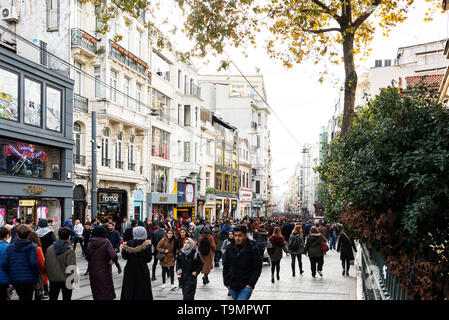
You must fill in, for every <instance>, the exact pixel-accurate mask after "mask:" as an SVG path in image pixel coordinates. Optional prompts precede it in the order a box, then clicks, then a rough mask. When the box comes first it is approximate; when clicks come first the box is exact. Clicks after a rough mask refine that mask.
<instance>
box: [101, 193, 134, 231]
mask: <svg viewBox="0 0 449 320" xmlns="http://www.w3.org/2000/svg"><path fill="white" fill-rule="evenodd" d="M127 205H128V196H127V193H126V191H124V190H113V189H99V190H98V217H99V218H100V219H101V220H102V221H105V222H107V221H108V219H112V221H113V222H114V223H115V224H116V226H117V225H120V224H121V223H122V219H123V218H124V217H126V218H127V217H128V212H127V211H128V210H127Z"/></svg>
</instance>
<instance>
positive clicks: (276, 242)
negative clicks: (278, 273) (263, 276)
mask: <svg viewBox="0 0 449 320" xmlns="http://www.w3.org/2000/svg"><path fill="white" fill-rule="evenodd" d="M268 242H270V243H271V244H272V245H273V247H274V252H273V254H271V255H270V259H271V260H272V261H279V260H281V259H282V250H283V251H285V253H287V252H288V250H287V241H285V238H284V237H283V236H281V237H277V236H274V235H272V236H271V237H269V238H268ZM267 246H268V243H267Z"/></svg>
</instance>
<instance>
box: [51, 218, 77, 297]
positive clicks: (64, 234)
mask: <svg viewBox="0 0 449 320" xmlns="http://www.w3.org/2000/svg"><path fill="white" fill-rule="evenodd" d="M71 234H72V230H70V228H68V227H62V228H60V229H59V230H58V236H59V240H57V241H56V242H55V243H54V244H53V245H52V246H50V247H49V248H48V249H47V252H46V254H45V272H46V274H47V277H48V280H49V281H50V300H58V296H59V292H60V291H61V290H62V300H64V301H70V300H71V299H72V284H71V283H66V282H67V278H68V277H69V276H70V275H72V274H73V273H74V272H76V257H75V251H74V250H73V249H72V246H71V242H70V236H71Z"/></svg>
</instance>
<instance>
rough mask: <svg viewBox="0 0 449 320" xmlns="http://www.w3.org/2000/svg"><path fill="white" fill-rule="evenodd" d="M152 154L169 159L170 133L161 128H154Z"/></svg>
mask: <svg viewBox="0 0 449 320" xmlns="http://www.w3.org/2000/svg"><path fill="white" fill-rule="evenodd" d="M151 132H152V145H151V155H152V156H153V157H158V158H162V159H166V160H168V159H169V144H170V133H168V132H166V131H164V130H161V129H159V128H156V127H153V128H152V131H151Z"/></svg>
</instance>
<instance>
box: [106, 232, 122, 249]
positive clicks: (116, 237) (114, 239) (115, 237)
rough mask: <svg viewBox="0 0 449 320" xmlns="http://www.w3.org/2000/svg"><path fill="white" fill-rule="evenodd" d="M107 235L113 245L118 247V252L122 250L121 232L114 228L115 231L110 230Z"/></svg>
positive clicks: (115, 247)
mask: <svg viewBox="0 0 449 320" xmlns="http://www.w3.org/2000/svg"><path fill="white" fill-rule="evenodd" d="M106 237H107V238H108V239H109V241H111V244H112V247H113V248H114V249H117V251H116V252H120V232H118V231H117V230H114V231H113V232H110V231H108V232H107V233H106Z"/></svg>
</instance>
